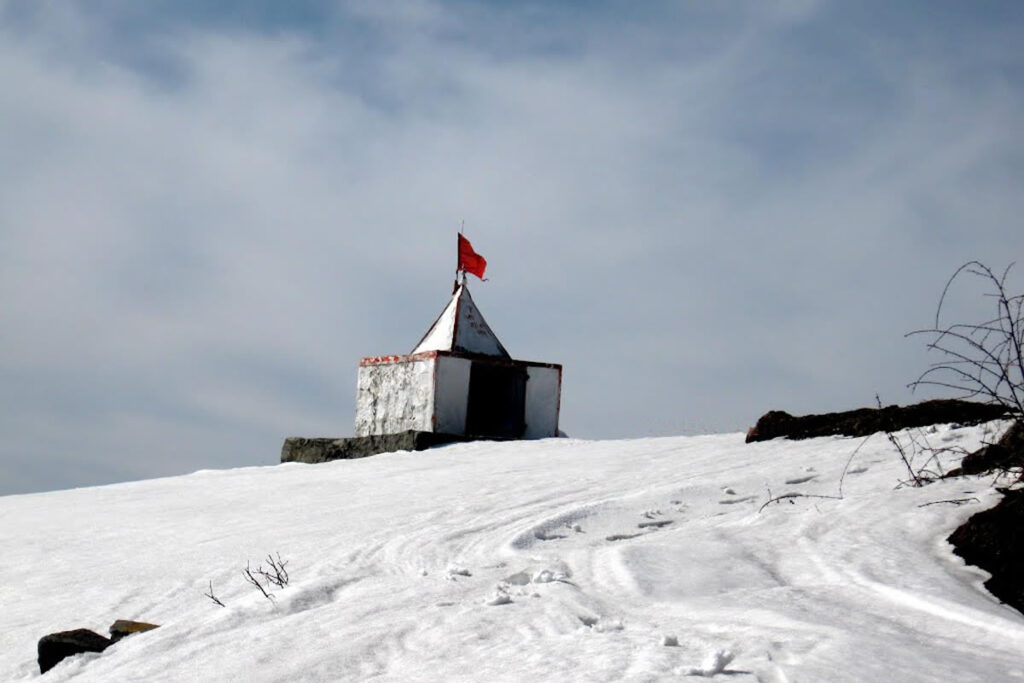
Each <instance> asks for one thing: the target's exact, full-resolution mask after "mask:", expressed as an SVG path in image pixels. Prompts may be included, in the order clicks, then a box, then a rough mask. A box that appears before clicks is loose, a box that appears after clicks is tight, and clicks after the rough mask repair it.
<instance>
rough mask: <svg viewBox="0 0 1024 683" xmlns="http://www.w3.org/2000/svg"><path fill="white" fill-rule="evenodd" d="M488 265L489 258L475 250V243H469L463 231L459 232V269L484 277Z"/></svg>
mask: <svg viewBox="0 0 1024 683" xmlns="http://www.w3.org/2000/svg"><path fill="white" fill-rule="evenodd" d="M486 267H487V259H485V258H484V257H483V256H481V255H480V254H478V253H476V252H475V251H473V245H472V244H470V243H469V240H467V239H466V238H465V237H463V236H462V233H461V232H460V233H459V270H464V271H466V272H467V273H472V274H473V275H476V276H477V277H478V278H480V279H481V280H483V279H484V269H485V268H486Z"/></svg>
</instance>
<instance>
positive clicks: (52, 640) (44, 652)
mask: <svg viewBox="0 0 1024 683" xmlns="http://www.w3.org/2000/svg"><path fill="white" fill-rule="evenodd" d="M112 642H113V641H111V640H109V639H107V638H104V637H103V636H101V635H100V634H98V633H96V632H94V631H90V630H89V629H87V628H78V629H75V630H74V631H61V632H60V633H51V634H50V635H48V636H43V637H42V638H40V639H39V648H38V650H39V673H42V674H44V673H46V672H47V671H49V670H50V669H52V668H53V667H55V666H56V665H57V664H58V663H59V662H60V661H61V660H63V659H64V658H65V657H70V656H72V655H78V654H82V653H83V652H103V651H104V650H106V649H107V648H108V647H110V645H111V643H112Z"/></svg>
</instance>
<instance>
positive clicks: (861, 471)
mask: <svg viewBox="0 0 1024 683" xmlns="http://www.w3.org/2000/svg"><path fill="white" fill-rule="evenodd" d="M867 471H868V468H867V467H854V468H853V469H849V470H846V473H847V474H864V473H865V472H867Z"/></svg>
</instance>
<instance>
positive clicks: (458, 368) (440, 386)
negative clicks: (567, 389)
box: [356, 281, 562, 439]
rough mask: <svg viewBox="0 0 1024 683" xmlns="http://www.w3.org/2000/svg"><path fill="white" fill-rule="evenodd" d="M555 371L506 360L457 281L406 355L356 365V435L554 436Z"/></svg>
mask: <svg viewBox="0 0 1024 683" xmlns="http://www.w3.org/2000/svg"><path fill="white" fill-rule="evenodd" d="M561 390H562V366H561V365H557V364H553V363H534V362H530V361H521V360H513V359H512V357H511V356H510V355H509V353H508V351H506V350H505V347H504V346H502V344H501V342H500V341H499V340H498V337H497V336H496V335H495V334H494V332H493V331H492V330H491V328H490V326H488V324H487V321H485V320H484V317H483V315H481V314H480V309H478V308H477V307H476V304H475V303H473V297H472V296H470V294H469V289H468V288H467V287H466V283H465V282H464V281H463V282H462V283H461V284H459V285H458V286H457V287H456V289H455V292H454V293H453V294H452V298H451V301H449V302H448V305H447V306H446V307H445V309H444V310H443V311H442V312H441V315H440V316H439V317H438V318H437V320H436V321H435V322H434V324H433V325H432V326H431V327H430V329H429V330H427V333H426V334H425V335H424V336H423V339H421V340H420V342H419V344H417V345H416V348H414V349H413V350H412V353H410V354H408V355H402V356H375V357H370V358H364V359H362V361H360V363H359V390H358V392H359V393H358V397H357V400H356V435H357V436H372V435H381V434H395V433H398V432H404V431H409V430H412V431H422V432H436V433H439V434H451V435H457V436H465V437H483V438H498V439H542V438H545V437H551V436H557V435H558V412H559V403H560V397H561Z"/></svg>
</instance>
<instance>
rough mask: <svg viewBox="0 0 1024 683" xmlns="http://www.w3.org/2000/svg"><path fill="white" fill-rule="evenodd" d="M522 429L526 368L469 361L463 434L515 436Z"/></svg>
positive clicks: (524, 417)
mask: <svg viewBox="0 0 1024 683" xmlns="http://www.w3.org/2000/svg"><path fill="white" fill-rule="evenodd" d="M525 430H526V368H524V367H516V366H513V365H499V364H491V363H482V362H476V361H474V362H473V365H472V367H471V368H470V371H469V404H468V405H467V407H466V433H467V434H468V435H470V436H493V437H498V438H504V439H518V438H519V437H521V436H522V435H523V432H524V431H525Z"/></svg>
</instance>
